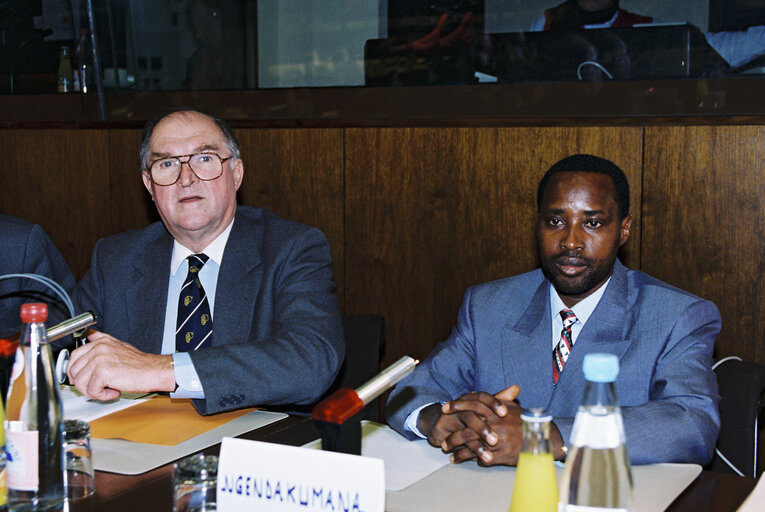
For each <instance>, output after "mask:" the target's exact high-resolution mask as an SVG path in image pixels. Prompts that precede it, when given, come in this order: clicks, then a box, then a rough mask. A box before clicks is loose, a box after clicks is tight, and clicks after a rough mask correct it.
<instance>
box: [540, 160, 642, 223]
mask: <svg viewBox="0 0 765 512" xmlns="http://www.w3.org/2000/svg"><path fill="white" fill-rule="evenodd" d="M559 172H597V173H600V174H606V175H608V176H609V177H610V178H611V181H613V183H614V190H615V194H616V195H615V197H614V199H615V200H616V205H617V208H618V210H619V220H622V219H624V217H626V216H627V215H629V213H630V184H629V182H628V181H627V176H625V174H624V171H622V170H621V168H620V167H619V166H618V165H616V164H615V163H613V162H612V161H610V160H606V159H605V158H601V157H599V156H595V155H587V154H577V155H571V156H567V157H566V158H564V159H563V160H560V161H558V162H556V163H554V164H553V165H552V167H550V168H549V169H547V172H546V173H545V175H544V176H542V179H541V180H539V187H537V211H539V210H540V209H541V208H542V197H543V196H544V194H545V190H546V189H547V184H548V183H549V182H550V179H551V178H552V177H553V176H555V175H556V174H558V173H559Z"/></svg>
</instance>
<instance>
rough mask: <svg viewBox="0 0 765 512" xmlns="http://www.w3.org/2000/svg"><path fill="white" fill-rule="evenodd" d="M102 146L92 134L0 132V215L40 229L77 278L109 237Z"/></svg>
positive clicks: (100, 134)
mask: <svg viewBox="0 0 765 512" xmlns="http://www.w3.org/2000/svg"><path fill="white" fill-rule="evenodd" d="M106 147H107V136H106V133H105V132H102V131H97V130H55V129H49V130H48V129H46V130H23V129H22V130H0V154H2V155H3V169H2V170H0V211H2V212H3V213H7V214H9V215H14V216H16V217H21V218H23V219H26V220H28V221H30V222H34V223H36V224H39V225H41V226H42V227H43V228H44V229H45V230H46V231H47V232H48V234H49V235H50V237H51V239H52V240H53V242H54V243H55V244H56V246H57V247H58V248H59V250H60V251H61V253H62V254H63V256H64V258H66V260H67V261H68V262H69V266H70V267H71V269H72V272H73V273H74V275H75V277H76V278H79V277H81V276H82V274H83V273H84V272H85V270H86V269H87V267H88V265H89V262H90V250H91V249H92V248H93V244H94V243H95V241H96V239H97V238H98V237H99V236H103V235H104V234H106V233H108V232H109V198H110V192H109V160H108V153H107V152H106V151H105V149H106Z"/></svg>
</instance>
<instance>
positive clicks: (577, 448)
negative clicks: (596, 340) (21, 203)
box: [560, 353, 633, 512]
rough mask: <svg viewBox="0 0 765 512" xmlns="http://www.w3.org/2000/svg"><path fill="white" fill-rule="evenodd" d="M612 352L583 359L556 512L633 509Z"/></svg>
mask: <svg viewBox="0 0 765 512" xmlns="http://www.w3.org/2000/svg"><path fill="white" fill-rule="evenodd" d="M618 374H619V359H618V358H617V357H616V356H615V355H614V354H602V353H592V354H587V355H585V357H584V377H585V379H586V380H587V382H586V384H585V388H584V397H583V399H582V404H581V405H580V406H579V410H578V411H577V413H576V418H575V419H574V426H573V429H572V431H571V441H570V443H569V452H568V457H567V459H566V467H565V469H564V470H563V475H562V477H561V483H560V510H561V512H573V511H577V512H578V511H587V510H598V511H604V510H615V511H630V510H633V497H632V488H633V483H632V468H631V466H630V461H629V457H628V455H627V445H626V442H625V437H624V425H623V423H622V415H621V411H620V409H619V403H618V399H617V396H616V389H615V385H614V382H615V381H616V377H617V375H618Z"/></svg>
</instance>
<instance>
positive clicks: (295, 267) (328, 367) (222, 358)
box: [190, 229, 345, 414]
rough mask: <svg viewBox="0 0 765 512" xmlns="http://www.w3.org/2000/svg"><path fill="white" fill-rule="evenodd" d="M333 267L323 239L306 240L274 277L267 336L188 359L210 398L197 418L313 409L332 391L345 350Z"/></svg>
mask: <svg viewBox="0 0 765 512" xmlns="http://www.w3.org/2000/svg"><path fill="white" fill-rule="evenodd" d="M331 264H332V258H331V255H330V248H329V244H328V242H327V240H326V238H325V237H324V235H323V234H322V233H321V232H320V231H318V230H316V229H310V230H307V231H305V232H303V233H301V234H300V235H299V236H297V237H296V238H295V240H294V241H293V242H292V244H291V246H290V247H289V250H288V251H287V253H286V257H285V258H284V260H283V262H281V263H280V264H279V265H278V268H277V269H275V272H276V274H277V275H276V276H275V277H274V289H273V306H272V311H273V318H272V319H269V320H270V323H271V325H272V328H271V329H270V333H269V335H268V336H266V337H263V338H259V337H257V336H253V335H251V338H250V339H249V340H246V341H245V342H239V343H232V344H224V345H221V346H214V347H211V348H209V349H206V350H198V351H194V352H191V353H190V355H191V358H192V362H193V364H194V367H195V369H196V370H197V373H198V375H199V378H200V380H201V382H202V386H203V388H204V392H205V399H204V400H194V405H195V407H197V410H198V411H199V412H200V413H202V414H212V413H216V412H220V411H224V410H228V409H234V408H238V407H246V406H254V405H267V404H274V405H277V404H309V403H313V402H315V401H316V400H317V399H318V398H319V397H320V396H321V395H322V393H324V391H325V390H326V389H327V388H328V387H329V386H330V384H332V381H333V380H334V378H335V376H336V375H337V372H338V370H339V368H340V364H341V363H342V361H343V358H344V356H345V342H344V340H343V330H342V321H341V317H340V311H339V308H338V302H337V298H336V297H335V295H334V294H333V291H334V289H335V285H334V282H333V281H332V270H331ZM257 306H258V305H257V304H256V307H257ZM217 308H218V301H217V299H216V311H217ZM217 316H218V314H217V312H216V317H217ZM263 321H265V319H263Z"/></svg>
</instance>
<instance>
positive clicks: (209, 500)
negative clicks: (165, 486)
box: [173, 454, 218, 512]
mask: <svg viewBox="0 0 765 512" xmlns="http://www.w3.org/2000/svg"><path fill="white" fill-rule="evenodd" d="M217 482H218V457H217V456H216V455H203V454H197V455H191V456H189V457H186V458H185V459H182V460H180V461H179V462H176V463H175V466H174V467H173V512H192V511H193V512H209V511H211V510H216V501H215V495H216V486H217Z"/></svg>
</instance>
